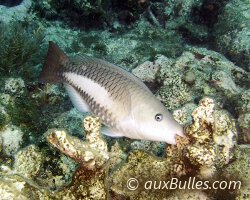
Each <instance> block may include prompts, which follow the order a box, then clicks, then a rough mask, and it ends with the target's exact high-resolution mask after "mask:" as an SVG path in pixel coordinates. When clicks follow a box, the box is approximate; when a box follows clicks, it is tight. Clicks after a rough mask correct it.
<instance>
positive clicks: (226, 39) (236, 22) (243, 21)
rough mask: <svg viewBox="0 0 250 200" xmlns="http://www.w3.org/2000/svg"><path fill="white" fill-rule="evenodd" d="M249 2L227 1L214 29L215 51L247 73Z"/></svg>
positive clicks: (241, 0)
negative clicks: (227, 57) (224, 55)
mask: <svg viewBox="0 0 250 200" xmlns="http://www.w3.org/2000/svg"><path fill="white" fill-rule="evenodd" d="M249 6H250V4H249V1H244V0H234V1H229V2H227V4H226V5H225V7H224V8H223V9H222V11H221V13H220V15H219V16H218V23H217V24H216V25H215V27H214V33H213V35H214V38H215V41H216V47H217V49H218V50H219V51H220V52H222V53H223V54H226V55H228V56H229V57H230V58H231V59H232V60H233V61H235V62H237V64H238V65H239V66H241V67H242V68H244V69H246V70H248V71H249V63H250V57H249V43H250V41H249V25H250V24H249V10H248V9H249Z"/></svg>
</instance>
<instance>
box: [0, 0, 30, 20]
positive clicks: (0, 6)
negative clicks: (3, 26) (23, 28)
mask: <svg viewBox="0 0 250 200" xmlns="http://www.w3.org/2000/svg"><path fill="white" fill-rule="evenodd" d="M18 3H20V4H18ZM16 4H17V5H16ZM30 7H31V0H22V1H21V2H20V1H19V2H14V1H7V2H0V13H1V16H0V22H4V23H6V22H10V21H12V20H19V21H25V19H26V18H28V17H30V15H29V13H28V11H29V9H30Z"/></svg>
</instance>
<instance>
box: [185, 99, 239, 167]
mask: <svg viewBox="0 0 250 200" xmlns="http://www.w3.org/2000/svg"><path fill="white" fill-rule="evenodd" d="M192 117H193V123H192V124H190V125H189V126H188V127H186V129H185V132H186V134H187V136H188V137H189V138H190V140H191V143H190V144H189V145H188V146H187V148H186V153H185V156H187V158H188V159H189V160H190V161H191V163H192V164H194V165H198V166H200V167H201V166H203V167H204V166H206V167H207V168H211V167H216V168H217V169H219V168H221V167H223V166H225V165H226V164H228V163H229V161H230V160H231V159H232V158H233V148H234V146H235V145H236V138H237V132H236V128H235V122H234V120H233V119H232V117H231V116H230V115H229V113H227V112H226V111H225V110H220V109H218V108H217V107H216V105H215V102H214V100H213V99H211V98H203V99H202V100H201V101H200V104H199V106H198V107H197V108H196V109H195V110H194V111H193V113H192Z"/></svg>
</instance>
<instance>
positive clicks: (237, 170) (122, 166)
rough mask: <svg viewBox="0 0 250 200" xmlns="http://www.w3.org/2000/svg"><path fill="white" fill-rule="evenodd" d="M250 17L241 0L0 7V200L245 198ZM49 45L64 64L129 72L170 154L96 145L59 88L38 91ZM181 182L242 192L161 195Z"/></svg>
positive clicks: (122, 141) (46, 1)
mask: <svg viewBox="0 0 250 200" xmlns="http://www.w3.org/2000/svg"><path fill="white" fill-rule="evenodd" d="M249 8H250V4H249V1H244V0H219V1H215V0H212V1H207V0H188V1H182V0H176V1H170V0H126V1H117V0H98V1H92V0H60V1H54V0H43V1H38V0H22V1H0V33H1V34H0V177H1V178H0V199H17V198H19V199H62V198H64V199H247V198H249V193H250V192H249V182H250V180H249V177H250V176H248V174H249V141H250V135H249V133H250V131H249V119H250V114H249V113H250V103H249V102H250V101H249V99H250V90H249V85H250V83H249V80H250V78H249V55H250V54H249V44H250V42H249V29H250V24H249V16H250V15H249V13H250V9H249ZM49 41H53V42H54V43H56V44H57V45H58V46H59V47H60V48H61V49H62V50H63V51H64V52H65V53H66V54H67V55H68V56H69V57H70V58H73V57H77V56H78V55H81V54H87V55H88V56H93V57H97V58H101V59H104V60H108V61H109V62H111V63H114V64H116V65H118V66H120V67H121V68H123V69H125V70H127V71H129V72H130V73H133V74H134V75H135V76H137V77H138V78H140V79H141V80H142V81H143V82H144V83H145V84H146V85H147V87H148V88H150V90H151V91H152V92H153V94H154V95H155V96H156V98H158V99H159V100H160V101H161V102H162V103H163V104H164V106H165V107H166V108H167V109H168V110H169V111H170V112H171V113H172V115H173V116H174V118H175V120H176V121H178V123H180V124H181V125H182V126H184V127H185V137H184V138H183V137H180V138H178V137H177V145H169V144H166V143H164V142H154V141H150V140H133V139H129V138H115V139H114V138H110V137H108V136H104V135H100V126H101V121H100V119H98V118H96V117H95V116H91V117H90V114H89V113H81V112H79V111H78V110H76V109H75V108H74V107H73V105H72V104H71V101H70V99H69V97H68V94H67V93H66V91H65V89H64V87H63V85H62V84H60V83H57V84H41V83H38V76H39V73H40V71H41V69H42V63H43V62H44V59H45V55H46V53H47V49H48V43H49ZM190 177H191V178H192V177H195V180H196V181H209V183H213V182H214V181H220V182H221V185H222V186H225V184H227V185H229V183H230V181H240V182H241V187H240V189H239V188H237V189H236V188H228V187H227V188H225V189H218V188H217V189H215V188H211V189H196V190H189V189H185V190H184V189H173V190H171V189H169V188H168V189H166V188H164V187H165V185H164V182H163V181H165V183H167V182H168V181H171V179H172V178H177V179H178V180H179V181H182V183H184V182H185V181H186V182H188V181H189V180H190ZM130 178H133V179H130ZM135 179H136V180H137V181H138V183H139V185H138V188H135V190H134V187H132V188H131V187H128V185H127V183H128V181H129V180H132V181H135ZM174 180H176V179H174ZM192 180H193V179H192ZM150 181H151V182H150ZM160 181H161V182H160ZM135 183H137V182H131V186H136V185H135ZM160 183H162V184H163V185H161V184H160ZM154 184H155V187H157V188H159V187H160V188H161V189H154ZM223 184H224V185H223ZM181 185H182V184H181ZM150 186H151V188H150ZM182 186H183V185H182ZM209 186H211V187H212V185H209ZM131 189H132V190H131Z"/></svg>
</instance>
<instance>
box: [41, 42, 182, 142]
mask: <svg viewBox="0 0 250 200" xmlns="http://www.w3.org/2000/svg"><path fill="white" fill-rule="evenodd" d="M38 82H40V83H50V84H53V83H57V82H62V83H63V84H64V86H65V89H66V91H67V93H68V95H69V97H70V99H71V101H72V104H73V105H74V107H75V108H76V109H78V110H79V111H81V112H90V113H92V114H93V115H95V116H98V117H99V118H100V120H101V122H102V124H104V125H105V126H104V127H102V129H101V133H102V134H105V135H108V136H110V137H128V138H132V139H139V140H150V141H161V142H166V143H169V144H176V138H175V137H176V135H179V136H184V130H183V127H182V126H181V125H180V124H179V123H178V122H177V121H176V120H175V119H174V118H173V116H172V115H171V113H170V112H169V111H168V110H167V108H166V107H165V106H164V105H163V104H162V103H161V102H160V100H158V99H157V98H156V97H155V96H154V94H153V93H152V92H151V91H150V90H149V88H148V87H147V86H146V85H145V84H144V83H143V82H142V81H141V80H140V79H139V78H137V77H136V76H134V75H133V74H132V73H130V72H128V71H126V70H124V69H122V68H120V67H118V66H116V65H114V64H111V63H109V62H107V61H105V60H102V59H99V58H94V57H90V56H86V55H80V56H75V57H73V58H69V57H68V56H67V55H66V54H65V53H64V52H63V51H62V50H61V49H60V48H59V46H58V45H57V44H55V43H53V42H52V41H50V42H49V48H48V52H47V56H46V58H45V61H44V64H43V67H42V70H41V72H40V75H39V77H38Z"/></svg>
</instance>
